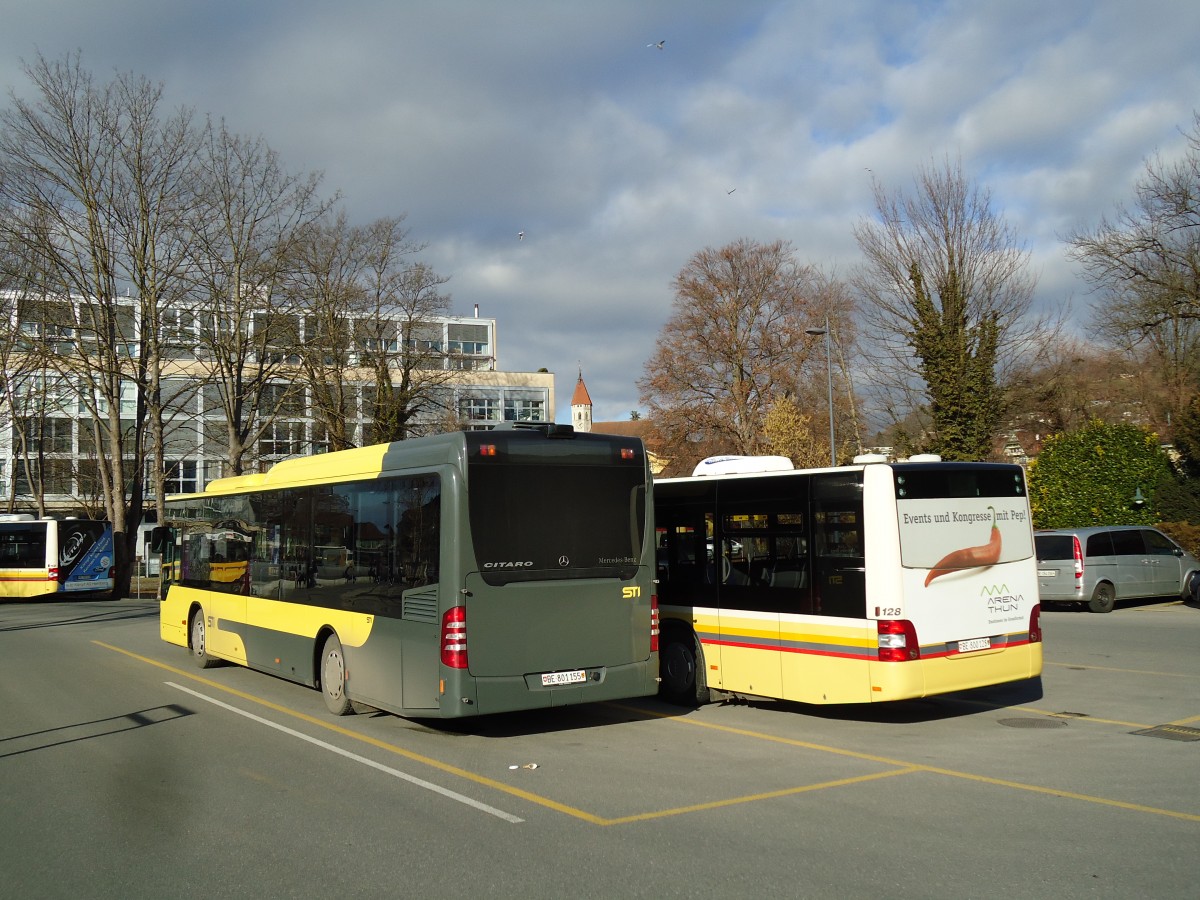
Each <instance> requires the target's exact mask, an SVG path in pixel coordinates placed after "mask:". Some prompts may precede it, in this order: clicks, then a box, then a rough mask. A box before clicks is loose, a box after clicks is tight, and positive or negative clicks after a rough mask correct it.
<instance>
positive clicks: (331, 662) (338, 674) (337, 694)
mask: <svg viewBox="0 0 1200 900" xmlns="http://www.w3.org/2000/svg"><path fill="white" fill-rule="evenodd" d="M321 693H322V694H323V695H324V696H325V708H326V709H328V710H329V711H330V712H331V713H333V714H334V715H335V716H345V715H349V714H350V713H351V712H352V711H353V709H354V705H353V704H352V703H351V702H350V698H349V697H347V696H346V658H345V657H344V656H343V655H342V642H341V641H339V640H338V639H337V635H336V634H331V635H330V636H329V637H327V638H326V639H325V647H324V649H323V650H321Z"/></svg>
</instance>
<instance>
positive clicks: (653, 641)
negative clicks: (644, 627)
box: [650, 594, 659, 653]
mask: <svg viewBox="0 0 1200 900" xmlns="http://www.w3.org/2000/svg"><path fill="white" fill-rule="evenodd" d="M658 625H659V619H658V594H651V595H650V652H651V653H657V652H658V630H659V629H658Z"/></svg>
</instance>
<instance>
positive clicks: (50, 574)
mask: <svg viewBox="0 0 1200 900" xmlns="http://www.w3.org/2000/svg"><path fill="white" fill-rule="evenodd" d="M46 580H47V581H58V566H51V567H50V568H48V569H47V570H46Z"/></svg>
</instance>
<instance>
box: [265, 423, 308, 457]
mask: <svg viewBox="0 0 1200 900" xmlns="http://www.w3.org/2000/svg"><path fill="white" fill-rule="evenodd" d="M303 452H304V423H303V422H275V423H273V424H272V425H271V427H270V428H268V429H267V430H266V431H265V432H263V437H262V439H261V440H259V442H258V453H259V456H296V455H299V454H301V453H303Z"/></svg>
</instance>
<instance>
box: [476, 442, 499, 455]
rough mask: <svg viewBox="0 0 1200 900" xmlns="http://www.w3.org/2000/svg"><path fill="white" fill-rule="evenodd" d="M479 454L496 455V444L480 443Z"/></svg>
mask: <svg viewBox="0 0 1200 900" xmlns="http://www.w3.org/2000/svg"><path fill="white" fill-rule="evenodd" d="M479 455H480V456H495V455H496V445H495V444H480V445H479Z"/></svg>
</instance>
